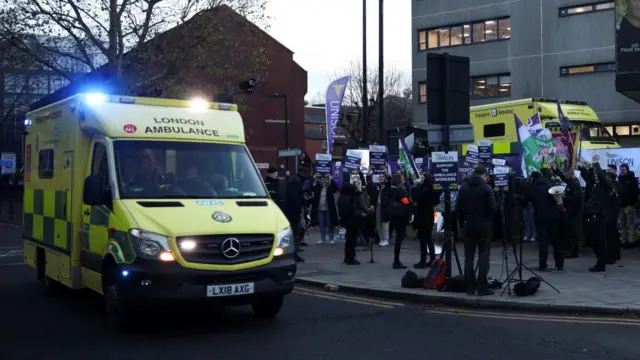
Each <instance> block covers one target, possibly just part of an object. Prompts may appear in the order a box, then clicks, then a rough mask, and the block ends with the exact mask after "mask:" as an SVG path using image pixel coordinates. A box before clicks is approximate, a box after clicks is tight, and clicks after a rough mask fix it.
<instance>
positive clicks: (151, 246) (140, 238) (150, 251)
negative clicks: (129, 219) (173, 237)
mask: <svg viewBox="0 0 640 360" xmlns="http://www.w3.org/2000/svg"><path fill="white" fill-rule="evenodd" d="M129 234H131V237H132V239H133V243H134V244H133V245H134V250H135V252H136V255H137V256H139V257H141V258H143V259H149V260H161V261H173V260H174V258H173V254H172V253H171V249H170V248H169V238H168V237H166V236H165V235H160V234H156V233H153V232H150V231H146V230H142V229H131V230H129Z"/></svg>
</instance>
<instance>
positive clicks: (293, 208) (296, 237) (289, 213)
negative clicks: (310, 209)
mask: <svg viewBox="0 0 640 360" xmlns="http://www.w3.org/2000/svg"><path fill="white" fill-rule="evenodd" d="M309 174H310V173H309V171H308V169H307V168H306V167H301V168H299V169H298V174H297V175H294V176H290V177H289V179H288V181H287V187H286V196H285V211H284V213H285V216H286V217H287V219H288V220H289V224H290V225H291V230H292V231H293V244H294V248H295V258H296V261H298V262H304V259H303V258H302V257H300V240H301V237H302V221H301V218H302V216H304V209H303V206H304V202H305V200H304V189H303V186H304V183H305V182H306V181H307V178H308V177H309Z"/></svg>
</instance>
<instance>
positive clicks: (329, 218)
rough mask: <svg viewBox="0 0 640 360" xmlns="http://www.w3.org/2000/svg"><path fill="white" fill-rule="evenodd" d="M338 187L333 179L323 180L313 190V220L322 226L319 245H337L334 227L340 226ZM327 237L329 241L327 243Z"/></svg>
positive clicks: (316, 183) (317, 182)
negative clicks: (336, 198)
mask: <svg viewBox="0 0 640 360" xmlns="http://www.w3.org/2000/svg"><path fill="white" fill-rule="evenodd" d="M338 190H339V189H338V185H336V183H335V182H334V181H333V179H331V178H330V177H329V178H326V177H324V178H322V179H320V180H319V181H316V182H315V184H314V185H313V188H312V193H313V200H312V202H311V219H314V220H316V219H317V221H318V224H319V226H320V241H318V244H325V243H327V242H328V243H330V244H332V245H333V244H335V241H334V237H333V227H334V226H336V225H337V224H338V209H337V208H336V201H335V196H334V194H335V193H336V192H338ZM327 235H328V237H329V239H328V240H329V241H327Z"/></svg>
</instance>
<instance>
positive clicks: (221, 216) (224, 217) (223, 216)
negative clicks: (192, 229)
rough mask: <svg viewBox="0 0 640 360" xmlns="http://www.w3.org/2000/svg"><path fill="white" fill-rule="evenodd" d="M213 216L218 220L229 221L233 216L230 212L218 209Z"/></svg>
mask: <svg viewBox="0 0 640 360" xmlns="http://www.w3.org/2000/svg"><path fill="white" fill-rule="evenodd" d="M211 216H212V217H213V220H215V221H217V222H221V223H228V222H229V221H231V216H229V215H228V214H225V213H223V212H221V211H216V212H214V213H213V215H211Z"/></svg>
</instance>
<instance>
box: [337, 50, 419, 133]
mask: <svg viewBox="0 0 640 360" xmlns="http://www.w3.org/2000/svg"><path fill="white" fill-rule="evenodd" d="M344 72H345V73H346V75H348V76H349V77H350V80H349V84H348V85H347V89H346V90H345V94H344V100H343V103H342V104H343V117H344V120H343V121H342V122H341V123H342V124H344V128H345V130H346V132H347V133H348V134H349V136H350V137H351V138H353V139H354V140H355V141H357V142H365V143H373V142H375V141H376V139H377V136H376V134H377V129H378V126H379V125H380V121H379V120H378V119H379V113H378V103H379V102H380V100H381V99H380V96H379V94H378V84H379V76H378V69H377V68H371V69H367V89H368V95H369V96H368V97H369V99H368V100H369V111H368V113H367V116H366V118H365V116H364V111H363V106H362V100H363V99H362V93H363V91H362V90H363V87H364V82H363V77H362V64H361V63H360V62H359V61H353V62H351V63H350V64H349V66H348V67H347V69H346V70H345V71H344ZM344 75H345V74H344V73H343V74H337V75H336V77H339V76H344ZM406 88H407V81H406V79H405V76H404V74H403V73H402V72H400V71H398V70H397V69H395V68H393V67H391V68H388V69H387V70H386V71H385V73H384V94H383V95H382V97H383V99H385V105H386V104H388V102H389V101H390V100H391V99H394V98H402V97H403V96H404V95H406ZM409 96H410V92H409ZM387 109H389V106H385V126H387V125H388V123H389V119H390V116H389V115H390V114H387V111H388V110H387ZM365 123H366V124H367V130H368V131H367V139H364V134H365V132H364V126H365ZM392 123H394V126H397V124H395V123H397V121H392Z"/></svg>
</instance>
